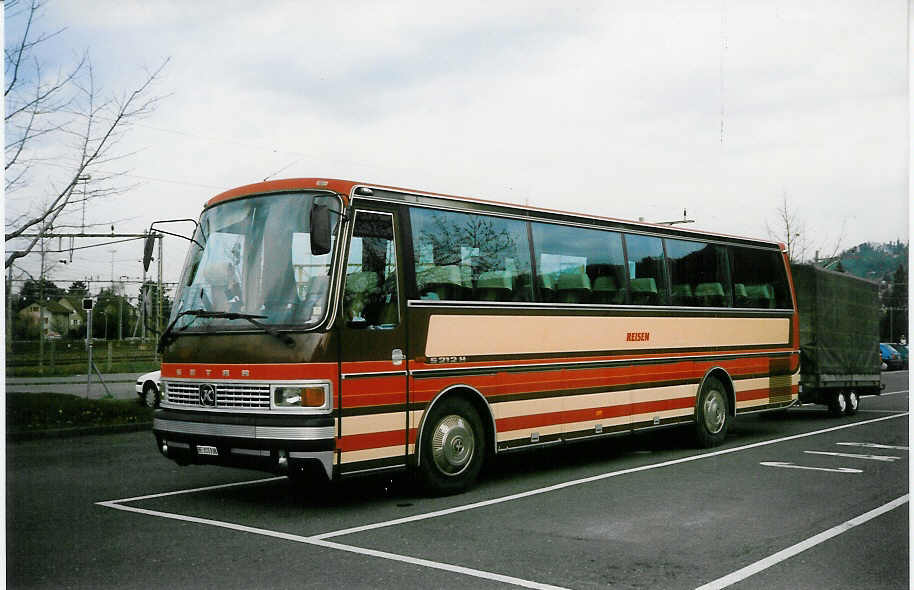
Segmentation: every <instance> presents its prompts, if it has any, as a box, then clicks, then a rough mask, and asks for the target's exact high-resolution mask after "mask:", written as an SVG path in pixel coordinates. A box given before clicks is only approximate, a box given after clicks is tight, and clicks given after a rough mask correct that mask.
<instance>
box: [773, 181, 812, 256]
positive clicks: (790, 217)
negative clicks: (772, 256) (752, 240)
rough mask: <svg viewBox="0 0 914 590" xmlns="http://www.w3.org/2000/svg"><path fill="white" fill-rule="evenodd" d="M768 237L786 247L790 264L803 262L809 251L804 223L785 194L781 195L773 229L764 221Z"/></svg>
mask: <svg viewBox="0 0 914 590" xmlns="http://www.w3.org/2000/svg"><path fill="white" fill-rule="evenodd" d="M765 229H766V230H767V231H768V235H769V236H770V237H771V238H772V239H775V240H777V241H779V242H781V243H782V244H785V245H786V246H787V256H788V258H789V259H790V262H791V263H797V262H803V261H804V260H805V259H806V253H807V251H808V250H809V237H808V235H807V234H806V222H805V221H803V220H802V219H801V218H800V216H799V214H798V213H797V210H796V209H793V208H791V206H790V201H788V200H787V193H786V192H785V193H784V194H783V195H782V201H781V206H780V207H778V209H777V220H776V222H775V225H774V227H772V226H771V225H770V224H769V223H768V221H765Z"/></svg>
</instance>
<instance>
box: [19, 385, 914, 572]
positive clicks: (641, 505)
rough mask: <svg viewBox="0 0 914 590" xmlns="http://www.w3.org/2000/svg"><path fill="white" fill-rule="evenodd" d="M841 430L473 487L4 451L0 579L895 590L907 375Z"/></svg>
mask: <svg viewBox="0 0 914 590" xmlns="http://www.w3.org/2000/svg"><path fill="white" fill-rule="evenodd" d="M884 380H885V382H886V390H885V391H886V395H883V396H881V397H878V398H876V397H870V398H864V399H863V401H862V403H861V411H860V412H859V413H858V414H857V415H856V416H853V417H850V418H838V419H835V418H830V417H828V415H827V413H826V412H825V411H824V409H823V408H820V407H815V406H807V407H803V408H799V409H795V410H791V411H790V412H788V414H787V415H786V416H783V417H777V416H770V415H751V416H745V417H740V418H738V419H737V420H736V421H735V422H734V424H733V426H732V428H731V433H730V436H729V437H728V439H727V442H726V444H724V445H723V446H721V447H718V448H715V449H711V450H706V451H699V450H696V449H695V448H694V446H692V445H691V443H690V442H689V437H688V436H687V433H685V432H683V431H682V430H676V429H672V430H665V431H660V432H655V433H652V434H638V435H634V436H627V437H620V438H617V439H612V440H608V441H603V442H600V443H599V444H596V443H585V444H581V445H575V446H569V447H565V448H562V449H552V450H549V451H544V452H539V453H526V454H517V455H506V456H504V457H500V458H499V459H498V460H496V461H495V462H494V464H493V465H492V466H490V468H489V469H488V470H487V472H486V473H485V474H484V477H483V478H482V480H481V481H480V482H479V484H478V485H477V486H476V487H475V488H474V489H473V490H471V491H469V492H467V493H465V494H462V495H457V496H451V497H445V498H430V497H426V496H424V495H422V494H421V493H419V492H417V490H416V489H415V488H414V487H413V486H412V485H411V482H410V481H409V479H408V478H407V477H405V476H404V477H398V478H395V479H389V478H374V479H360V480H350V481H347V482H343V483H342V484H340V485H338V486H335V487H334V488H331V489H330V490H329V491H326V490H325V491H312V490H308V489H301V488H296V487H294V486H292V485H290V483H289V482H288V481H287V480H286V479H285V478H275V477H271V476H270V475H269V474H260V473H257V472H247V471H241V470H232V469H225V468H218V467H200V466H197V467H186V468H180V467H178V466H176V465H174V464H173V463H171V462H169V461H167V460H165V459H164V458H162V457H161V456H160V455H158V453H157V451H156V450H155V448H154V444H153V439H152V434H151V433H150V432H137V433H128V434H112V435H105V436H86V437H80V438H73V439H57V440H39V441H29V442H23V443H15V444H10V445H7V496H6V504H7V555H6V557H7V582H8V585H9V586H10V587H17V588H24V587H28V588H37V587H68V588H90V587H91V588H98V587H118V588H161V587H174V588H185V587H220V588H251V587H258V588H266V587H271V588H293V587H294V588H302V587H305V588H338V587H347V588H382V587H391V586H396V587H399V588H505V587H512V586H514V587H531V588H554V587H560V588H724V587H733V588H765V589H767V590H772V589H776V588H864V587H865V588H908V587H909V577H908V565H909V538H908V530H909V525H908V523H909V501H908V494H909V484H908V481H909V479H908V477H909V476H908V474H909V451H908V445H909V435H908V432H909V426H908V423H909V419H908V407H909V404H908V397H909V394H908V373H907V372H906V371H905V372H894V373H887V374H886V375H885V376H884Z"/></svg>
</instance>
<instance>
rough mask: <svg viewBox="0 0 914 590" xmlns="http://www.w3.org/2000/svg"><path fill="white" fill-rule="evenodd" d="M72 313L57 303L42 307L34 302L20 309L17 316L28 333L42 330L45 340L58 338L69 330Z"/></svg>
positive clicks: (49, 302) (49, 303) (46, 304)
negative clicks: (23, 323) (25, 326)
mask: <svg viewBox="0 0 914 590" xmlns="http://www.w3.org/2000/svg"><path fill="white" fill-rule="evenodd" d="M72 312H73V310H72V309H69V308H67V307H64V306H63V305H61V304H60V303H58V302H57V301H48V302H46V303H45V304H44V305H43V306H41V305H39V302H37V301H35V302H32V303H30V304H28V305H26V306H25V307H23V308H22V309H20V310H19V314H18V315H19V318H20V319H21V320H22V321H23V322H25V324H26V325H27V326H28V329H29V331H33V330H34V331H35V332H39V330H43V331H44V335H45V338H60V336H61V335H63V334H66V333H67V332H68V331H69V329H70V322H71V314H72ZM39 333H40V332H39Z"/></svg>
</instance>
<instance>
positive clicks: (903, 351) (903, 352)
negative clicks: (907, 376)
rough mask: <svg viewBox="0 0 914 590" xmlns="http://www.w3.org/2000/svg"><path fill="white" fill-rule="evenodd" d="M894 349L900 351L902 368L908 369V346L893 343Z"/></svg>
mask: <svg viewBox="0 0 914 590" xmlns="http://www.w3.org/2000/svg"><path fill="white" fill-rule="evenodd" d="M892 348H894V349H895V350H897V351H898V355H899V356H900V357H901V368H902V369H907V368H908V345H907V344H898V343H895V342H893V343H892Z"/></svg>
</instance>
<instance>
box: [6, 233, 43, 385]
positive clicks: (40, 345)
mask: <svg viewBox="0 0 914 590" xmlns="http://www.w3.org/2000/svg"><path fill="white" fill-rule="evenodd" d="M11 266H12V265H11ZM44 308H45V300H44V240H43V239H42V240H41V270H40V272H39V274H38V374H39V375H44V314H45V309H44Z"/></svg>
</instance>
